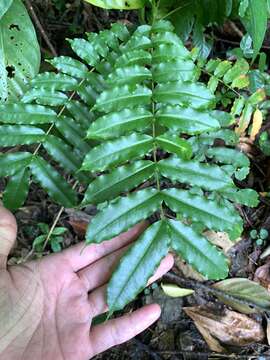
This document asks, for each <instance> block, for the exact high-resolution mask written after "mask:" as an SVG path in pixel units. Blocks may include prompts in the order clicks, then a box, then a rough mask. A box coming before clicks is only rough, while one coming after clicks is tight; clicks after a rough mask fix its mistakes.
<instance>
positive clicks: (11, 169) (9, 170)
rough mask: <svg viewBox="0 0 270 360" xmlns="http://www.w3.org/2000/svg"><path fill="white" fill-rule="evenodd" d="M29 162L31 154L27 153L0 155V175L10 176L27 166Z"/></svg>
mask: <svg viewBox="0 0 270 360" xmlns="http://www.w3.org/2000/svg"><path fill="white" fill-rule="evenodd" d="M31 161H32V154H31V153H29V152H17V153H14V154H12V153H9V154H0V175H1V176H12V175H14V174H16V173H17V172H18V171H20V170H22V169H24V168H26V167H27V166H29V164H30V163H31Z"/></svg>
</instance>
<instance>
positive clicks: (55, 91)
mask: <svg viewBox="0 0 270 360" xmlns="http://www.w3.org/2000/svg"><path fill="white" fill-rule="evenodd" d="M70 42H71V46H72V48H73V50H74V51H75V53H76V54H77V56H78V57H79V58H80V60H79V59H72V58H67V57H60V58H56V59H54V60H52V61H51V63H52V64H53V65H54V66H55V67H56V69H57V70H58V71H59V73H58V74H57V75H56V74H55V73H45V74H41V75H39V76H38V77H36V78H35V79H34V80H33V81H32V82H31V83H30V85H29V90H28V92H27V93H26V94H25V95H24V96H23V98H22V100H21V102H20V103H19V104H11V105H3V106H1V107H0V113H1V122H2V125H1V127H0V132H2V133H1V134H2V135H1V137H0V145H1V146H15V145H23V146H27V151H24V148H23V149H20V148H19V151H18V148H13V149H12V152H9V153H7V154H4V155H2V156H1V158H0V174H1V176H9V177H11V182H10V183H9V185H8V186H7V190H6V195H4V199H5V197H6V198H8V194H11V193H12V192H11V191H10V189H9V188H12V186H13V187H16V186H17V185H16V186H15V185H14V184H18V183H19V182H18V181H17V180H16V177H17V178H18V177H19V178H22V179H25V177H24V175H23V176H22V174H23V172H27V178H26V181H23V182H24V184H26V183H27V186H28V183H29V176H30V172H31V173H32V175H33V176H34V179H35V180H38V181H39V182H40V183H41V184H42V185H43V187H44V188H45V189H46V190H47V191H48V193H49V195H50V196H51V197H52V198H53V199H54V200H56V201H57V202H59V203H60V204H62V205H64V206H74V204H75V203H76V201H75V195H76V194H75V191H74V190H72V189H71V187H70V186H69V185H68V184H67V182H65V181H64V179H63V178H61V176H60V175H59V173H58V172H56V170H55V169H54V168H53V167H52V165H51V163H52V160H53V161H55V160H56V162H57V163H58V164H59V166H60V167H62V168H63V169H64V170H66V173H68V174H73V176H76V177H77V179H78V182H79V183H81V184H85V185H88V186H87V190H86V192H85V195H84V199H83V201H82V204H81V206H82V207H83V206H87V205H89V204H95V205H97V207H98V209H99V212H98V214H97V215H96V216H95V217H94V218H93V220H92V221H91V224H90V225H89V227H88V230H87V235H86V243H87V244H91V243H101V242H103V241H106V240H109V239H111V238H112V237H114V236H117V235H119V234H120V233H122V232H124V231H126V230H128V229H130V228H131V227H132V226H133V225H135V224H137V223H139V222H140V221H142V220H145V219H147V218H149V217H151V216H152V215H155V216H153V217H152V218H153V219H155V220H154V222H153V221H152V223H151V225H149V227H148V228H147V229H146V230H145V231H144V233H143V234H142V235H141V236H140V237H139V238H138V239H137V241H136V242H135V244H134V245H132V246H131V247H130V249H129V250H128V251H127V252H126V253H125V254H124V256H123V257H122V259H121V261H120V263H119V265H118V267H117V268H116V270H115V271H114V274H113V275H112V278H111V280H110V283H109V285H108V305H109V310H110V313H112V312H114V311H116V310H119V309H122V308H123V307H124V306H125V305H126V304H127V303H128V302H129V301H131V300H132V299H134V297H135V296H136V295H137V294H138V293H139V292H140V291H141V290H142V289H143V288H144V287H145V285H146V284H147V281H148V279H149V278H150V276H151V275H152V274H153V273H154V271H155V269H156V268H157V266H158V265H159V264H160V262H161V260H162V259H163V258H164V257H165V256H166V254H167V253H168V251H169V250H170V249H172V250H174V251H175V252H176V253H177V254H179V255H180V256H181V257H182V258H183V259H185V260H186V261H187V262H188V263H190V264H191V265H192V266H193V267H194V268H195V269H196V270H198V271H199V272H201V273H202V274H203V275H204V276H205V277H207V278H208V279H221V278H225V277H226V276H227V274H228V261H227V259H226V257H225V256H224V255H223V254H222V252H221V251H220V250H218V249H217V248H216V247H215V246H214V245H212V244H211V243H210V242H209V241H208V240H207V239H206V237H205V236H204V232H205V230H208V229H211V230H214V231H224V232H227V233H228V234H229V236H230V238H231V239H232V240H235V239H237V238H238V237H239V236H240V235H241V233H242V229H243V222H242V219H241V217H240V215H239V213H238V211H237V210H236V208H235V204H242V205H245V206H256V205H257V203H258V196H257V193H256V192H255V191H254V190H252V189H248V188H243V189H240V188H238V187H237V186H236V185H235V183H234V178H236V179H244V178H245V177H246V176H247V174H248V171H249V166H250V162H249V159H248V157H247V156H246V155H244V154H243V153H241V152H240V151H238V150H237V149H236V148H235V145H236V140H235V136H236V135H235V132H234V131H233V130H232V129H230V127H231V126H232V125H233V124H234V121H235V119H234V117H233V116H232V115H231V114H230V113H229V112H225V111H221V110H218V109H217V104H218V105H219V98H218V97H217V96H215V94H214V93H215V91H214V89H213V88H212V89H209V88H208V87H207V85H206V84H205V83H203V82H202V81H200V79H201V73H202V70H201V67H200V64H199V63H198V62H197V60H196V52H194V51H192V52H190V51H188V50H187V49H186V48H185V47H184V45H183V43H182V42H181V40H180V38H179V37H178V36H177V35H176V33H175V32H174V28H173V26H172V24H171V23H170V22H167V21H158V22H156V23H154V24H153V25H152V26H150V25H142V26H139V27H137V28H135V29H129V30H128V29H127V28H126V27H124V26H123V25H120V24H115V25H113V26H112V28H111V30H105V31H102V32H100V33H99V34H88V39H87V40H85V39H75V40H72V41H70ZM232 81H234V79H233V80H232ZM56 109H57V110H56ZM70 128H72V132H70ZM66 129H69V131H67V130H66ZM74 129H80V130H76V131H75V130H74ZM78 133H79V135H78ZM75 134H76V135H77V137H76V138H75ZM52 139H53V140H52ZM216 140H219V141H218V142H216ZM33 143H35V144H36V143H38V144H40V145H38V150H37V148H36V147H34V151H32V150H31V149H32V147H31V144H33ZM48 143H49V144H51V146H48ZM29 145H30V146H29ZM35 146H36V145H35ZM41 147H42V151H44V153H43V152H42V156H41V155H40V150H41V149H40V148H41ZM59 149H60V150H61V151H60V150H59ZM48 154H49V157H48V156H47V155H48ZM59 154H60V155H61V156H60V155H59ZM73 157H74V160H76V163H74V164H73V163H72V167H71V166H70V161H71V159H73ZM53 163H54V162H53ZM81 163H82V164H81ZM57 168H58V165H57ZM72 179H73V177H72ZM88 183H89V184H88ZM73 187H74V186H73ZM25 188H27V187H25ZM14 192H15V191H13V193H14ZM21 192H22V191H21V190H20V191H18V189H17V193H19V194H21ZM25 193H26V191H25V190H24V194H25ZM9 196H10V197H11V199H12V196H11V195H9ZM7 203H9V201H7ZM13 204H14V203H13Z"/></svg>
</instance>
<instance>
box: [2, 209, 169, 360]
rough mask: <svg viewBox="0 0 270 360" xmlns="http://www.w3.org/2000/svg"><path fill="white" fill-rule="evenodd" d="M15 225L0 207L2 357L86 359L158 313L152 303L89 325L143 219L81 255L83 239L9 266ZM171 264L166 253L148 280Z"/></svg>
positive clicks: (137, 329) (102, 304) (134, 331)
mask: <svg viewBox="0 0 270 360" xmlns="http://www.w3.org/2000/svg"><path fill="white" fill-rule="evenodd" d="M14 228H15V224H14V220H13V218H12V217H11V215H10V214H9V213H8V212H6V211H5V210H3V209H2V208H0V240H2V242H0V273H1V274H0V316H1V317H0V320H2V321H1V323H2V324H1V326H0V359H1V360H2V359H7V358H8V359H9V360H15V359H16V360H17V359H23V360H24V359H30V358H35V359H42V360H47V359H56V360H60V359H67V360H73V359H76V360H84V359H85V360H87V359H89V358H91V357H92V356H94V355H95V354H97V353H99V352H102V351H104V350H105V349H107V348H109V347H111V346H113V345H116V344H119V343H121V342H123V341H126V340H128V339H130V338H131V337H133V336H135V335H136V334H137V333H139V332H141V331H142V330H144V329H145V328H146V327H148V326H149V325H150V324H151V323H152V322H153V321H155V320H156V319H157V317H158V315H159V308H158V306H157V305H150V306H148V307H144V308H142V309H140V310H137V311H135V312H134V313H133V314H130V315H125V316H123V317H122V318H120V319H114V320H110V321H108V322H107V323H105V324H101V325H97V326H93V327H92V328H91V329H90V326H91V320H92V319H93V317H95V316H97V315H99V314H102V313H104V312H105V311H106V310H107V306H106V299H105V296H106V282H107V281H108V279H109V277H110V274H111V270H112V267H114V266H115V263H116V262H117V261H118V259H119V257H120V255H121V254H122V253H123V252H124V251H125V250H126V248H125V247H126V246H127V244H128V243H130V242H131V241H132V240H133V239H134V238H136V236H138V234H139V233H140V231H141V228H142V225H140V226H137V227H136V228H134V229H132V230H131V231H130V232H129V233H127V234H124V235H122V236H121V237H118V238H116V239H114V240H111V241H108V242H106V243H105V244H104V245H99V246H97V245H94V246H91V247H88V248H87V249H86V250H85V251H84V252H83V253H82V255H80V250H81V245H76V246H75V247H73V248H70V249H68V250H66V251H64V252H63V253H61V254H57V255H51V256H48V257H45V258H43V259H42V260H41V261H39V262H34V261H33V262H30V263H28V264H25V265H20V266H12V267H10V268H9V269H8V271H7V270H6V269H5V262H6V255H7V254H8V252H9V250H10V247H11V244H12V241H13V240H14V238H15V233H16V231H15V229H14ZM1 246H2V248H1ZM1 254H3V255H2V256H1ZM171 266H172V257H171V256H169V257H167V258H166V259H165V260H164V261H163V262H162V264H161V266H160V268H159V270H158V271H157V273H156V275H155V277H154V278H153V279H152V280H154V279H156V278H157V277H159V276H161V275H162V274H163V273H164V272H166V271H168V270H169V268H170V267H171ZM2 289H4V291H1V290H2ZM2 314H3V315H2ZM2 325H3V326H2ZM22 349H23V352H22ZM2 354H3V355H2Z"/></svg>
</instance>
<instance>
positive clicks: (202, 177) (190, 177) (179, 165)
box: [158, 157, 233, 191]
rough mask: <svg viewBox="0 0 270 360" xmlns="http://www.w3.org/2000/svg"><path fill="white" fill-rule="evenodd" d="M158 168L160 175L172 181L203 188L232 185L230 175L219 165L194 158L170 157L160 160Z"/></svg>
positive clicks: (216, 188) (214, 188)
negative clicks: (189, 159) (201, 161)
mask: <svg viewBox="0 0 270 360" xmlns="http://www.w3.org/2000/svg"><path fill="white" fill-rule="evenodd" d="M158 169H159V171H160V173H161V175H163V176H165V177H167V178H169V179H170V180H172V181H173V182H175V181H177V182H179V183H187V184H191V185H193V186H199V187H202V188H203V189H205V190H219V189H223V188H226V187H228V186H232V185H233V182H232V179H231V178H230V176H229V175H227V174H226V173H225V172H224V171H223V170H222V169H221V168H220V167H219V166H217V165H209V164H201V163H199V162H197V161H195V160H191V161H184V160H181V159H179V158H177V157H171V158H169V159H166V160H162V161H160V162H159V163H158ZM224 191H226V190H224Z"/></svg>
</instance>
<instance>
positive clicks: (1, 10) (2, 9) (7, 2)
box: [0, 0, 13, 19]
mask: <svg viewBox="0 0 270 360" xmlns="http://www.w3.org/2000/svg"><path fill="white" fill-rule="evenodd" d="M12 2H13V0H2V2H1V4H0V19H1V17H2V16H3V15H4V14H5V13H6V12H7V10H8V9H9V7H10V6H11V4H12Z"/></svg>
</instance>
